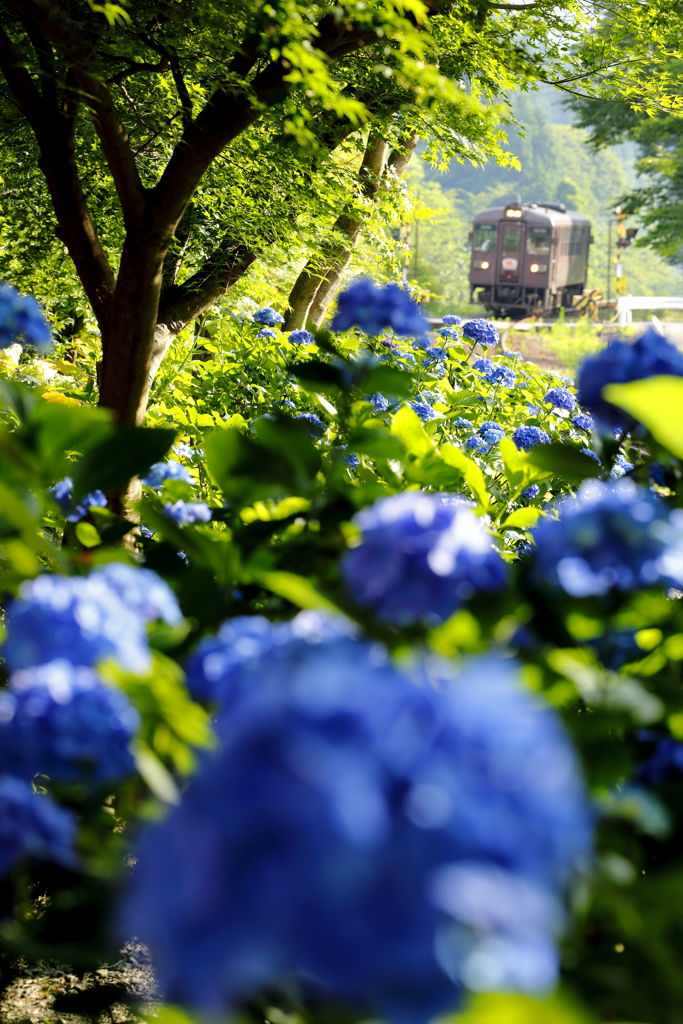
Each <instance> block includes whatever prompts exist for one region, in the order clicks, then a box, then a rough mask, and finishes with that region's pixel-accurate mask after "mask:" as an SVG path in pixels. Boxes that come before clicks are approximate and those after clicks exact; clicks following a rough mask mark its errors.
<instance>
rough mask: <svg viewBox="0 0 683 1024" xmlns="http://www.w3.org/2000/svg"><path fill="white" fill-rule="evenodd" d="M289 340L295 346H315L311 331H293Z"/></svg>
mask: <svg viewBox="0 0 683 1024" xmlns="http://www.w3.org/2000/svg"><path fill="white" fill-rule="evenodd" d="M289 340H290V341H291V343H292V344H293V345H315V338H314V337H313V335H312V334H311V332H310V331H304V330H298V331H292V333H291V334H290V335H289Z"/></svg>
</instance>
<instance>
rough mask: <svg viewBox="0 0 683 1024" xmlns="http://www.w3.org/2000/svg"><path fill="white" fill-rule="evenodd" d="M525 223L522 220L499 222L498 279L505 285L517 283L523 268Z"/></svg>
mask: <svg viewBox="0 0 683 1024" xmlns="http://www.w3.org/2000/svg"><path fill="white" fill-rule="evenodd" d="M525 234H526V225H525V224H524V223H523V222H520V221H517V223H511V222H509V221H505V220H504V221H503V222H502V223H501V231H500V241H499V243H498V281H499V282H500V283H501V284H505V285H515V284H519V283H520V281H521V279H522V270H523V268H524V258H523V254H524V238H525Z"/></svg>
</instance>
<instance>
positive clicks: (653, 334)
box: [577, 327, 683, 431]
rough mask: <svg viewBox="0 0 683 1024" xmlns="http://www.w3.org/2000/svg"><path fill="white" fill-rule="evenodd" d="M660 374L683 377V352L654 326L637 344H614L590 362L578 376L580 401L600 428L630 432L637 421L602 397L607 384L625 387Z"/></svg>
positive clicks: (620, 342)
mask: <svg viewBox="0 0 683 1024" xmlns="http://www.w3.org/2000/svg"><path fill="white" fill-rule="evenodd" d="M660 374H663V375H669V376H675V377H683V353H681V352H679V350H678V349H677V348H676V347H675V345H671V344H670V343H669V342H668V341H667V340H666V338H663V337H662V335H661V334H658V333H657V331H655V330H654V328H652V327H650V328H648V330H647V331H646V332H645V334H642V335H641V336H640V338H638V340H637V341H635V342H634V343H633V344H630V343H629V342H626V341H619V340H614V341H611V342H610V344H609V345H607V347H606V348H604V349H603V350H602V351H601V352H598V353H597V355H594V356H590V357H589V358H588V359H586V360H585V361H584V362H583V363H582V364H581V367H580V369H579V374H578V389H579V391H578V396H577V397H578V400H579V404H580V405H583V406H585V408H586V409H588V411H589V412H591V413H592V414H593V417H594V419H595V420H596V421H597V424H598V426H600V427H602V428H609V427H612V428H618V430H619V431H624V430H629V429H630V428H631V427H632V426H633V424H634V420H633V419H632V418H631V417H630V416H629V414H628V413H626V412H624V411H623V409H618V408H617V406H616V405H611V404H610V403H609V402H607V401H605V399H604V398H603V397H602V389H603V388H604V387H605V385H607V384H624V383H627V382H628V381H632V380H644V379H645V378H646V377H654V376H658V375H660Z"/></svg>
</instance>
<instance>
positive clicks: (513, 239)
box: [503, 225, 522, 252]
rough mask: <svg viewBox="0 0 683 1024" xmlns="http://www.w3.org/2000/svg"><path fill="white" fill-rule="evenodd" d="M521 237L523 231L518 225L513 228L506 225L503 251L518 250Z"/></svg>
mask: <svg viewBox="0 0 683 1024" xmlns="http://www.w3.org/2000/svg"><path fill="white" fill-rule="evenodd" d="M521 237H522V232H521V231H520V230H519V228H518V227H514V228H513V227H508V226H507V225H506V226H505V228H504V229H503V252H517V251H518V250H519V242H520V239H521Z"/></svg>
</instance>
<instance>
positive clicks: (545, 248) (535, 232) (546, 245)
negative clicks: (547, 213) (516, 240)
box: [526, 228, 550, 256]
mask: <svg viewBox="0 0 683 1024" xmlns="http://www.w3.org/2000/svg"><path fill="white" fill-rule="evenodd" d="M526 251H527V252H528V253H529V255H531V256H547V255H548V253H549V252H550V228H529V234H528V235H527V239H526Z"/></svg>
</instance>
